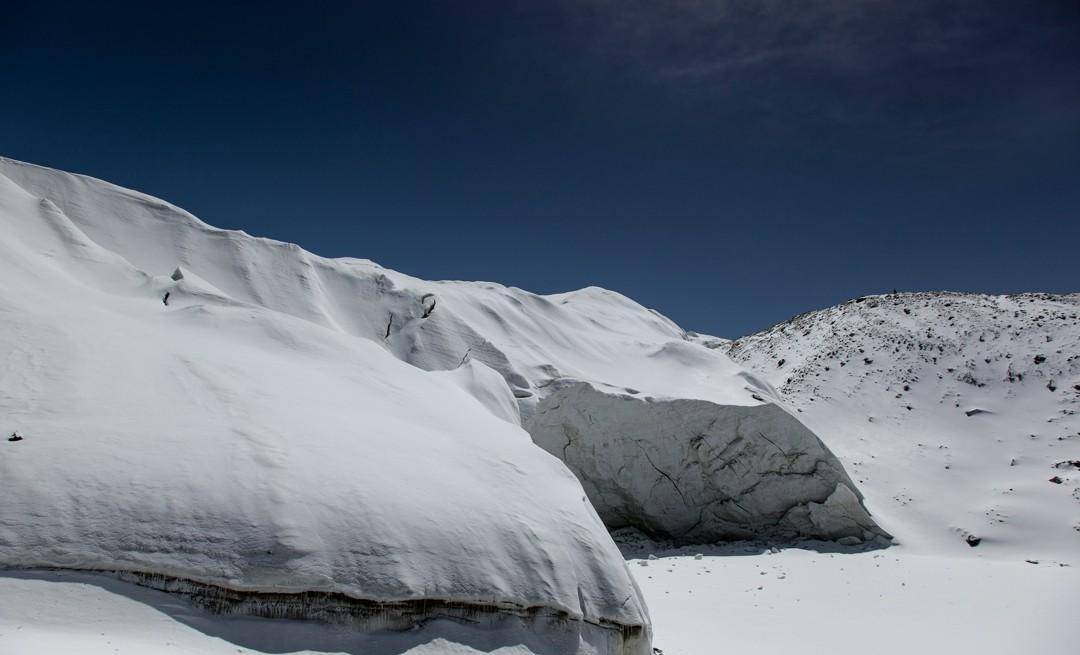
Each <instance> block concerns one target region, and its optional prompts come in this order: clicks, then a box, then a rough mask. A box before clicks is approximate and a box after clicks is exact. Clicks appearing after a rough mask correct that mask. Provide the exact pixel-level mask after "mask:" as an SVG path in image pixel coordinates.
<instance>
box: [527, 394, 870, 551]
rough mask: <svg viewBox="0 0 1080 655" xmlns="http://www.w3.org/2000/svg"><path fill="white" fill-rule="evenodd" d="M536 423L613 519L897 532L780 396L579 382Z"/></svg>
mask: <svg viewBox="0 0 1080 655" xmlns="http://www.w3.org/2000/svg"><path fill="white" fill-rule="evenodd" d="M526 428H527V429H528V431H529V433H530V434H531V435H532V437H533V440H534V441H535V442H536V443H537V444H539V445H540V446H541V447H542V448H544V449H545V450H547V451H548V452H550V453H552V454H553V455H556V456H557V457H559V458H561V459H562V460H563V461H564V462H566V464H567V465H568V466H569V467H570V469H571V470H573V471H574V473H576V474H577V476H578V478H580V479H581V482H582V485H583V486H584V487H585V491H586V493H587V494H588V496H589V499H590V500H591V501H592V503H593V505H594V506H595V507H596V510H597V512H598V513H599V514H600V517H601V518H602V519H603V520H604V523H605V524H607V526H608V527H609V528H610V529H618V528H623V527H634V528H637V529H639V530H642V531H643V532H645V533H647V534H649V535H650V536H653V537H661V538H665V539H673V540H675V541H676V542H680V543H704V542H712V541H720V540H731V539H750V538H755V539H775V540H795V539H801V538H811V539H827V540H838V539H845V538H846V539H848V540H854V539H858V540H871V539H875V538H877V537H882V538H885V537H887V536H888V535H887V534H886V533H885V532H884V531H883V530H882V529H881V528H879V527H878V526H877V524H876V523H875V522H874V520H873V519H872V518H871V517H870V515H869V513H868V512H867V511H866V508H865V507H864V506H863V504H862V497H861V495H860V494H859V493H858V491H856V490H855V485H854V483H852V481H851V479H850V478H849V477H848V476H847V474H846V473H845V472H844V470H843V467H842V466H841V464H840V463H839V461H837V459H836V457H835V456H834V455H833V454H832V453H831V452H830V451H829V449H828V448H826V447H825V445H824V444H823V443H821V441H820V440H819V439H818V438H817V437H816V436H815V435H814V433H812V432H811V431H810V430H809V429H807V428H806V427H805V426H804V425H802V424H801V423H800V422H799V421H798V420H796V419H795V418H794V417H793V416H791V415H790V414H788V413H787V412H786V411H785V410H784V409H782V408H781V407H779V406H777V405H775V404H771V403H764V404H761V405H757V406H732V405H720V404H716V403H712V402H708V401H704V400H685V399H674V400H660V399H654V398H648V397H646V398H638V397H635V396H633V395H620V394H611V393H605V392H602V391H599V390H597V389H596V388H594V387H593V386H592V385H590V384H587V383H584V382H572V383H566V384H564V385H562V386H561V388H559V389H558V390H556V391H554V392H552V393H551V394H549V395H548V396H547V397H546V398H544V400H543V401H541V402H540V404H539V406H538V407H537V410H536V413H535V414H534V415H533V416H532V417H531V418H530V419H529V421H528V422H527V424H526Z"/></svg>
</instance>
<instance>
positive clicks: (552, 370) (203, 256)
mask: <svg viewBox="0 0 1080 655" xmlns="http://www.w3.org/2000/svg"><path fill="white" fill-rule="evenodd" d="M0 165H2V168H0V170H4V171H6V173H5V174H7V175H8V176H9V177H11V178H12V179H14V180H17V181H18V182H19V183H20V184H21V185H23V186H24V187H25V188H27V189H29V190H31V191H32V192H33V193H35V194H38V195H42V196H45V197H49V198H54V199H55V203H56V204H57V206H58V207H59V208H60V210H61V211H63V212H64V213H65V215H66V216H68V217H69V218H70V219H71V221H72V223H74V224H75V225H76V226H78V229H80V230H83V231H85V233H86V234H87V235H88V237H89V238H90V239H92V240H93V241H94V242H96V243H98V244H102V245H103V246H104V247H105V248H107V249H108V250H109V251H111V252H114V253H119V254H120V255H122V256H123V257H125V258H126V259H127V260H129V261H130V262H132V263H133V264H134V265H135V266H137V267H138V268H140V269H142V270H146V271H149V272H151V273H154V274H157V275H161V276H165V275H169V274H173V273H175V275H172V277H170V278H167V283H166V284H165V285H163V286H161V288H160V290H161V291H165V290H171V292H172V294H173V295H172V300H171V301H170V302H171V304H170V307H173V306H175V307H183V306H188V305H191V304H197V305H200V306H201V305H202V304H203V303H207V302H213V303H216V304H218V305H228V306H237V307H252V308H257V309H260V310H266V311H270V312H274V313H275V314H286V315H289V316H292V317H296V318H299V319H303V320H304V321H307V322H310V323H313V324H315V325H317V326H320V327H322V328H325V329H327V330H329V331H332V332H335V333H337V334H338V335H339V336H344V337H362V338H363V339H365V340H367V341H369V342H374V343H376V344H379V346H380V347H381V348H384V349H385V350H387V351H389V352H390V353H392V354H393V355H394V356H396V357H397V358H399V359H401V360H403V361H405V362H408V363H410V364H413V365H415V366H417V367H419V368H422V369H426V370H429V371H448V373H445V374H444V375H447V376H449V377H448V380H449V381H451V382H453V383H454V384H455V385H457V386H458V387H459V388H461V389H464V390H466V391H467V392H469V393H470V394H472V395H473V396H474V397H475V398H477V399H478V400H480V401H481V403H483V404H484V405H485V406H486V407H488V408H490V409H491V411H492V412H493V413H494V414H496V415H497V416H499V417H500V418H503V419H505V420H509V421H514V420H515V417H520V419H523V420H525V421H528V418H529V417H530V416H531V415H532V413H533V412H534V411H535V410H536V408H537V406H538V403H541V402H542V400H543V399H544V398H545V397H547V396H548V395H549V394H550V393H552V391H553V390H555V389H559V388H561V387H562V386H565V385H566V384H567V383H572V382H575V381H583V382H587V383H588V384H590V385H592V387H593V388H595V389H596V390H597V391H598V392H602V393H598V395H595V396H589V397H581V398H577V401H579V402H583V403H591V402H593V401H594V400H595V401H599V402H606V401H605V400H603V398H604V395H603V394H615V395H619V394H628V395H632V396H636V397H640V398H649V399H655V400H660V399H668V400H678V399H682V400H700V401H704V402H705V403H706V405H707V406H709V407H714V408H716V409H715V412H717V413H725V412H728V411H729V410H730V412H729V413H731V414H733V415H734V414H738V413H740V411H741V410H742V408H754V407H761V406H762V405H768V404H778V403H780V402H781V401H780V399H779V396H778V395H777V394H776V392H775V391H774V390H773V389H772V388H771V387H770V386H769V385H768V384H767V383H765V382H763V381H762V380H761V379H760V378H759V377H758V376H756V375H754V374H751V373H749V372H747V371H746V370H745V369H743V368H741V367H739V366H738V365H736V364H734V363H733V362H732V361H731V359H729V358H728V357H727V356H726V355H724V354H723V353H722V352H720V351H719V350H718V348H719V347H721V346H723V345H724V344H726V343H727V342H725V341H724V340H719V339H716V338H713V337H705V336H702V335H697V334H695V333H688V332H684V331H683V330H682V329H681V328H679V327H678V326H677V325H675V324H674V323H673V322H672V321H670V320H668V319H666V318H664V317H663V316H661V315H659V314H657V313H656V312H654V311H652V310H648V309H646V308H644V307H642V306H641V305H639V304H637V303H635V302H633V301H632V300H630V299H628V298H626V297H624V296H622V295H620V294H618V293H614V292H611V291H607V290H604V289H599V288H595V287H590V288H586V289H582V290H580V291H574V292H570V293H564V294H556V295H549V296H540V295H536V294H532V293H529V292H526V291H522V290H520V289H515V288H508V287H504V286H501V285H498V284H491V283H482V282H428V281H425V280H419V279H416V278H412V277H409V276H407V275H403V274H400V273H396V272H394V271H391V270H388V269H384V268H382V267H380V266H379V265H377V264H375V263H373V262H370V261H366V260H357V259H337V260H333V259H325V258H321V257H318V256H316V255H312V254H310V253H308V252H306V251H304V250H301V249H300V248H298V247H296V246H294V245H291V244H285V243H280V242H277V241H272V240H267V239H258V238H254V237H251V236H249V235H247V234H244V233H242V232H235V231H227V230H219V229H216V228H212V227H210V226H208V225H206V224H205V223H202V222H201V221H199V220H198V219H196V218H195V217H193V216H191V215H190V214H187V213H186V212H184V211H183V210H180V209H178V208H176V207H173V206H172V205H169V204H167V203H164V202H162V201H160V200H157V199H154V198H150V197H148V196H144V195H142V194H138V193H136V192H133V191H129V190H126V189H121V188H119V187H115V186H113V185H109V184H107V183H104V182H101V181H99V180H93V179H91V178H86V177H82V176H76V175H69V174H66V173H61V172H58V171H51V170H48V169H41V168H39V167H34V166H29V165H26V164H20V163H18V162H12V161H10V160H2V159H0ZM176 278H179V281H177V280H176ZM473 366H480V367H481V368H484V369H487V368H489V369H493V370H494V371H496V372H497V373H498V374H499V375H501V377H502V379H503V380H504V381H505V383H506V386H507V387H508V389H509V394H507V393H506V392H504V391H500V390H499V389H498V385H497V384H496V385H494V386H493V385H492V382H493V380H492V378H491V376H487V375H485V374H484V372H483V371H480V370H479V369H474V368H472V367H473ZM463 369H464V370H463ZM509 396H512V397H513V398H515V399H516V400H517V404H518V408H517V409H516V410H515V409H514V408H512V407H510V406H509V405H508V403H507V398H508V397H509ZM641 407H642V410H641V412H642V415H643V416H642V420H645V421H646V422H648V423H650V424H655V425H656V426H657V432H656V434H653V435H648V436H647V438H649V439H654V440H655V441H656V443H655V444H654V448H663V449H668V448H670V449H672V452H673V453H683V452H686V451H687V449H688V448H690V447H691V440H692V439H693V438H694V437H695V435H694V434H692V433H690V432H687V431H686V430H685V429H684V427H683V425H682V424H681V423H680V421H679V417H678V416H677V414H676V413H672V412H670V411H666V410H665V409H664V408H665V407H666V405H664V404H662V403H659V402H650V403H646V404H642V405H641ZM725 408H726V409H725ZM580 409H581V410H582V411H586V410H588V409H589V407H587V406H582V407H580ZM773 409H775V412H772V413H773V415H775V416H778V417H779V416H781V415H783V416H787V415H786V414H785V412H784V411H783V410H780V409H778V408H773ZM769 411H771V410H768V409H765V410H762V411H754V412H749V413H751V414H753V415H755V416H758V415H764V414H765V413H767V412H769ZM645 415H649V416H648V417H647V418H646V417H645ZM527 425H531V424H528V423H527ZM717 425H723V426H728V425H729V423H728V422H722V423H718V424H717ZM579 429H583V430H585V431H588V430H589V429H590V428H589V427H588V426H579ZM717 429H718V430H720V429H721V428H717ZM776 429H777V430H778V431H780V432H783V433H784V438H790V439H794V440H796V441H798V442H799V443H801V442H802V441H805V442H806V443H805V444H802V445H801V446H800V448H803V449H805V450H807V451H812V450H814V449H815V448H817V447H819V446H820V443H819V442H818V440H817V438H816V437H815V436H814V435H813V434H812V433H810V432H809V431H807V430H806V429H805V428H803V426H801V425H800V424H799V423H798V421H797V420H795V419H792V418H790V417H787V418H785V419H784V420H783V423H782V425H781V424H777V427H776ZM534 436H536V435H535V432H534ZM736 436H737V435H736V434H735V433H725V434H723V435H719V434H718V435H717V437H716V438H718V439H724V440H731V439H734V438H735V437H736ZM637 438H639V437H635V439H637ZM553 452H555V454H557V455H559V456H561V451H560V450H558V449H556V450H554V451H553ZM591 452H592V451H582V452H581V453H580V456H582V457H583V456H586V455H587V454H589V453H591ZM826 453H827V451H826ZM628 456H636V457H639V458H640V459H641V461H639V462H638V463H637V466H638V467H643V468H641V470H642V471H643V472H644V473H645V474H646V475H648V476H649V478H648V480H647V481H646V482H647V484H642V485H640V486H636V487H633V488H632V489H628V490H626V492H627V493H634V494H637V493H643V494H644V495H640V496H639V497H636V498H634V500H633V502H632V503H630V504H628V505H626V506H621V507H618V508H615V507H608V506H607V504H606V503H607V498H599V497H597V496H595V495H591V499H592V501H593V503H595V504H597V507H598V509H599V510H600V513H601V515H602V516H604V517H610V516H615V515H617V514H618V513H620V512H621V513H625V512H627V511H631V510H635V511H638V509H636V508H640V511H641V512H643V514H642V516H640V517H639V518H638V520H637V521H636V522H637V523H640V524H646V523H648V521H647V520H646V519H647V516H648V515H652V514H655V513H656V512H657V511H658V510H657V509H656V508H657V507H666V506H667V505H668V504H669V503H670V502H672V501H673V500H675V499H676V498H677V494H675V492H674V490H672V489H668V488H667V487H666V486H665V485H662V484H660V485H658V484H655V483H658V482H662V481H663V476H662V473H663V474H666V473H667V472H666V471H657V470H655V469H653V468H650V467H647V466H645V459H644V456H643V455H642V454H641V452H640V451H637V450H635V451H631V452H630V453H629V455H628ZM824 457H825V460H826V463H827V466H828V468H830V469H835V470H837V471H840V469H841V467H840V465H839V463H837V462H836V460H835V459H833V458H832V457H831V455H827V454H826V455H825V456H824ZM744 465H748V466H758V465H760V466H764V467H766V468H762V469H760V470H755V471H753V472H752V474H754V475H765V474H767V473H769V472H770V470H771V469H769V468H767V467H768V466H771V463H768V462H765V461H763V460H758V459H754V458H749V459H746V460H744ZM572 468H573V469H574V470H575V472H577V473H578V474H579V476H581V477H582V479H583V480H584V481H585V483H586V486H587V488H589V489H593V490H595V489H600V488H603V487H605V486H606V485H608V484H610V483H612V481H611V480H607V479H600V478H597V479H591V478H589V477H588V476H589V475H592V474H598V475H599V474H601V472H605V473H604V474H605V475H606V469H605V468H604V467H601V466H578V465H572ZM841 475H842V471H841ZM814 479H815V480H817V478H816V477H815V478H814ZM718 480H719V478H718V477H716V476H713V477H711V478H707V481H706V483H705V486H706V487H709V485H711V484H713V482H715V481H718ZM828 480H832V478H829V477H828V476H825V477H823V478H821V484H822V485H825V486H828V488H829V490H830V491H831V490H832V488H834V487H835V486H836V484H835V481H833V482H832V483H831V485H830V483H829V481H828ZM775 482H776V484H772V485H767V486H769V488H770V492H769V493H770V494H771V496H772V497H773V499H774V500H773V502H772V503H771V504H762V505H760V506H758V505H748V507H753V508H754V509H753V510H752V511H757V509H762V510H763V511H767V512H775V511H776V507H779V506H785V507H788V508H791V507H797V506H801V507H808V506H809V503H820V502H822V501H823V500H825V497H826V496H827V495H828V494H825V495H824V496H823V495H822V489H823V488H824V487H822V486H821V485H818V486H814V485H807V484H805V483H800V482H799V478H798V477H797V476H787V475H785V476H783V477H778V478H777V479H776V480H775ZM848 484H849V485H850V483H848ZM661 490H666V491H665V492H663V493H662V492H661ZM729 490H730V488H729V487H727V486H724V485H721V486H719V487H716V488H711V487H709V488H707V489H704V490H703V492H702V494H703V496H702V500H703V502H705V504H707V505H709V504H711V503H713V500H714V499H715V498H722V497H724V494H725V493H728V491H729ZM646 492H647V493H646ZM665 494H666V496H665ZM834 504H835V503H834ZM829 507H832V505H830V506H829ZM820 511H821V512H825V511H827V510H820ZM864 513H865V512H864ZM702 520H703V521H705V524H703V525H704V526H707V527H701V528H699V529H697V530H695V531H693V532H689V533H686V532H680V531H683V530H685V526H682V525H681V524H672V526H671V529H674V530H676V532H672V533H670V534H667V536H672V537H680V536H681V537H685V538H687V539H697V538H700V539H706V538H712V537H713V536H719V535H724V536H735V535H745V534H748V533H747V530H753V529H757V528H761V529H763V530H765V532H764V533H763V534H762V535H761V536H766V535H774V534H781V533H783V534H787V533H792V534H804V535H813V536H817V537H826V538H836V537H838V536H855V535H859V534H861V533H862V531H861V530H855V529H853V528H851V527H850V526H848V527H847V528H844V529H824V528H823V527H822V526H824V525H826V523H822V522H820V521H819V525H817V526H813V525H812V524H811V523H807V522H805V521H803V522H801V523H800V522H798V521H794V519H792V520H790V521H788V522H787V523H785V524H784V526H785V527H784V528H783V529H779V528H777V520H778V519H777V517H775V516H773V515H772V514H771V513H770V514H767V515H762V516H751V517H746V518H744V519H743V520H742V521H741V522H740V523H738V525H739V526H740V527H739V528H738V529H735V528H732V527H730V526H731V525H734V523H731V522H730V521H728V518H726V517H725V516H721V515H715V516H714V515H713V514H711V513H705V514H704V515H703V519H702ZM863 520H864V519H860V521H863ZM796 525H798V526H801V527H802V528H805V529H802V530H798V529H795V528H796ZM866 527H867V528H868V532H875V531H876V530H875V529H874V528H873V522H872V521H869V522H867V523H866ZM653 528H654V529H655V530H657V531H659V532H661V533H665V531H666V529H667V528H665V527H664V526H661V525H659V524H653Z"/></svg>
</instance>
